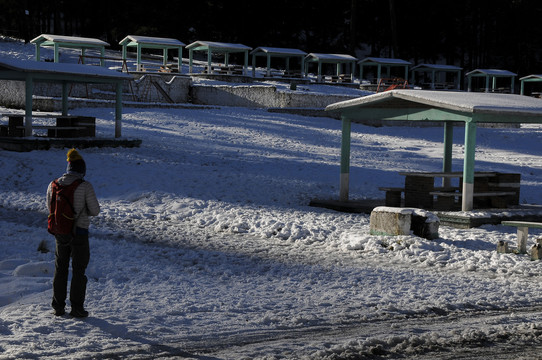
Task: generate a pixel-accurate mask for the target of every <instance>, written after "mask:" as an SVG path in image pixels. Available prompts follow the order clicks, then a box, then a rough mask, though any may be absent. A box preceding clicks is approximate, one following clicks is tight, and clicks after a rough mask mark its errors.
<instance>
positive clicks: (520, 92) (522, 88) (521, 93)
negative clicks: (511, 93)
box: [519, 80, 525, 95]
mask: <svg viewBox="0 0 542 360" xmlns="http://www.w3.org/2000/svg"><path fill="white" fill-rule="evenodd" d="M524 90H525V82H524V81H523V80H521V88H520V90H519V94H520V95H524Z"/></svg>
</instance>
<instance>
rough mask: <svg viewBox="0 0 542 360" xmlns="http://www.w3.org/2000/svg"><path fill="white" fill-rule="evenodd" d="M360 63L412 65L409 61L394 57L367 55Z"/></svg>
mask: <svg viewBox="0 0 542 360" xmlns="http://www.w3.org/2000/svg"><path fill="white" fill-rule="evenodd" d="M358 64H361V65H378V64H380V65H391V66H400V65H411V64H412V63H410V62H409V61H406V60H402V59H393V58H377V57H367V58H365V59H363V60H360V61H358Z"/></svg>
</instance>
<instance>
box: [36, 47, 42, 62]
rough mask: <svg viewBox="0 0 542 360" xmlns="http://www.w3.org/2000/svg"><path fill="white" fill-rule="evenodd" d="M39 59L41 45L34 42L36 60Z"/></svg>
mask: <svg viewBox="0 0 542 360" xmlns="http://www.w3.org/2000/svg"><path fill="white" fill-rule="evenodd" d="M40 60H41V46H40V45H39V44H36V61H40Z"/></svg>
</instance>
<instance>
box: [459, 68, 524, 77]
mask: <svg viewBox="0 0 542 360" xmlns="http://www.w3.org/2000/svg"><path fill="white" fill-rule="evenodd" d="M466 75H467V76H476V75H479V76H486V75H489V76H508V77H510V76H517V74H515V73H513V72H511V71H508V70H500V69H476V70H472V71H469V72H468V73H467V74H466Z"/></svg>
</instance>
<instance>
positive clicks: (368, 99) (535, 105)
mask: <svg viewBox="0 0 542 360" xmlns="http://www.w3.org/2000/svg"><path fill="white" fill-rule="evenodd" d="M326 110H327V111H340V112H341V113H342V114H343V116H345V117H351V118H353V119H354V118H355V119H365V117H367V118H368V119H371V120H372V119H383V120H403V121H404V120H412V121H465V122H467V121H474V122H509V123H542V101H540V99H535V98H531V97H527V96H522V95H513V94H496V93H473V92H454V91H429V90H391V91H386V92H382V93H378V94H374V95H369V96H365V97H361V98H357V99H352V100H347V101H343V102H338V103H335V104H331V105H328V106H327V107H326Z"/></svg>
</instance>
